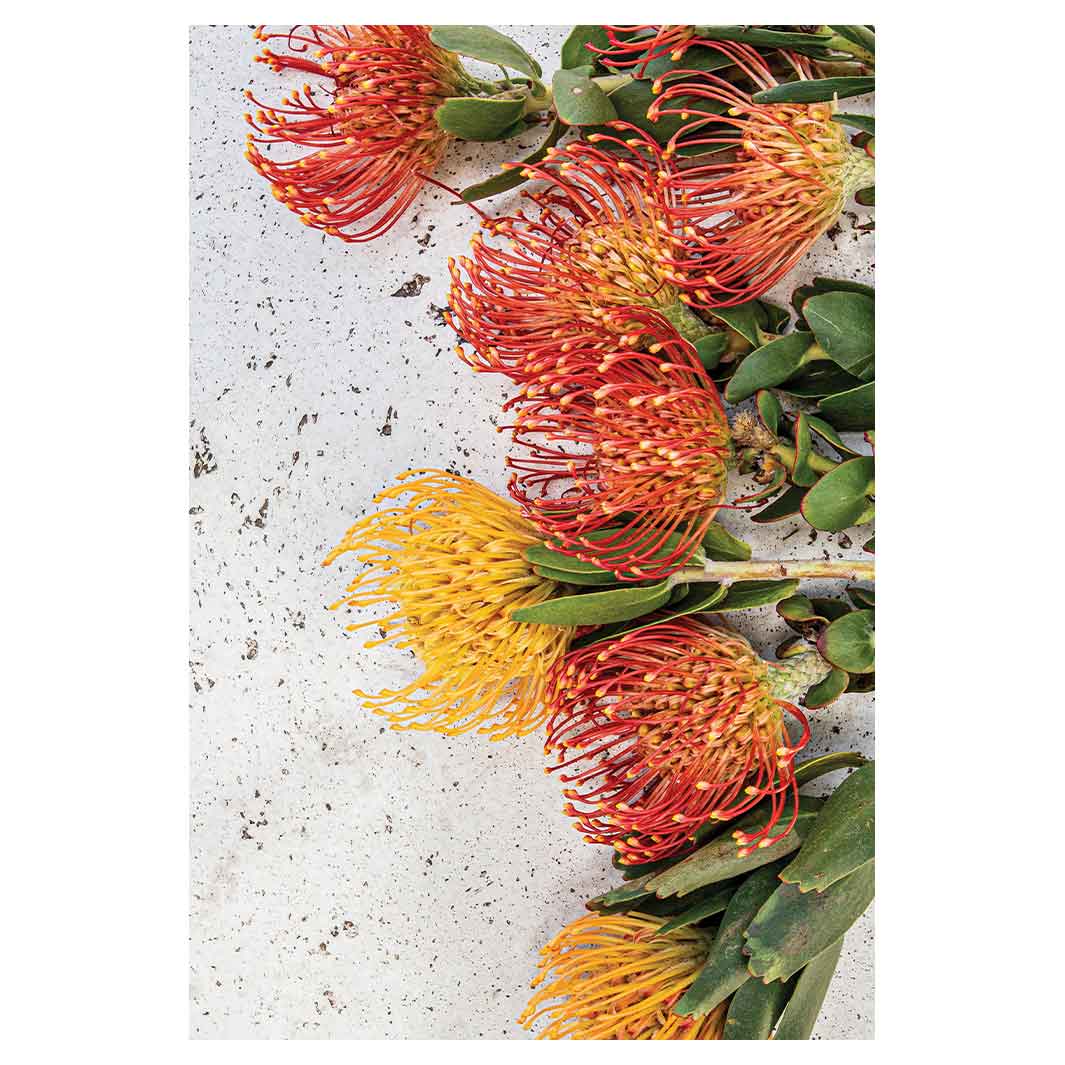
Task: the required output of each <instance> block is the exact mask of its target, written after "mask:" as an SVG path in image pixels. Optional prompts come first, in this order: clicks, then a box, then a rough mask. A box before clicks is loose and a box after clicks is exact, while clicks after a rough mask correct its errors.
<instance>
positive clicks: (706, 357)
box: [694, 333, 728, 370]
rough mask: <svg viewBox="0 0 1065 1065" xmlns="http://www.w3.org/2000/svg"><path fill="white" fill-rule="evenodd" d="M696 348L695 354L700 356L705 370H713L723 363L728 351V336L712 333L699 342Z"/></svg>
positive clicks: (696, 343)
mask: <svg viewBox="0 0 1065 1065" xmlns="http://www.w3.org/2000/svg"><path fill="white" fill-rule="evenodd" d="M694 346H695V354H696V355H698V356H699V361H700V362H701V363H702V364H703V369H705V370H713V369H715V368H716V367H717V364H718V363H719V362H720V361H721V356H722V355H724V354H725V352H726V351H728V334H727V333H711V334H710V335H709V336H705V337H703V338H702V340H697V341H696V342H695V345H694Z"/></svg>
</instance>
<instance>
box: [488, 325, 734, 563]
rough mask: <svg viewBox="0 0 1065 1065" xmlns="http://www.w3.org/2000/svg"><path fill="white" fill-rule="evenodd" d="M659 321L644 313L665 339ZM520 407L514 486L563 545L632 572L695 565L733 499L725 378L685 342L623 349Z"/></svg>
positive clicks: (528, 397) (525, 397)
mask: <svg viewBox="0 0 1065 1065" xmlns="http://www.w3.org/2000/svg"><path fill="white" fill-rule="evenodd" d="M626 313H628V312H626ZM633 313H635V312H633ZM654 317H655V316H653V315H652V314H650V313H648V312H645V313H644V314H643V315H642V316H641V318H642V320H643V322H644V323H645V326H646V329H647V331H648V332H650V333H654V334H657V335H658V336H659V337H666V336H667V335H668V333H669V332H671V331H669V330H668V327H666V324H665V323H664V322H662V321H661V320H660V319H659V322H658V324H656V323H655V322H654V321H653V318H654ZM514 408H516V409H517V414H516V416H515V421H514V426H513V429H514V442H515V443H516V444H518V445H519V446H520V447H521V448H522V449H523V452H524V453H522V454H520V455H518V456H511V457H509V458H508V459H507V464H508V466H510V467H511V469H513V470H514V471H515V473H514V476H513V478H512V479H511V482H510V485H509V489H510V494H511V495H512V496H513V497H514V498H515V499H516V500H517V501H518V502H519V503H521V505H522V508H523V510H524V512H525V513H526V514H527V515H528V517H529V518H530V519H531V520H532V521H533V522H535V524H536V525H537V527H538V528H540V529H541V530H542V531H543V532H544V534H545V535H546V536H549V537H554V538H557V540H558V544H559V550H561V551H563V552H565V553H567V554H571V555H574V556H575V557H577V558H580V559H583V560H585V561H591V562H595V563H596V564H597V565H600V566H602V567H603V568H604V569H612V570H614V571H615V573H616V574H617V575H618V577H619V578H621V579H624V580H647V579H659V578H661V577H665V576H667V575H668V574H670V573H673V572H674V571H675V570H676V569H678V568H679V567H680V566H682V565H683V564H684V563H685V562H686V561H687V559H688V558H689V557H690V556H691V554H692V552H693V551H694V550H695V548H696V547H697V546H698V544H699V542H700V541H701V540H702V538H703V536H704V535H705V533H706V530H707V528H708V526H709V525H710V522H711V521H712V520H713V517H714V514H715V512H716V511H717V508H718V507H719V506H720V505H721V504H722V503H723V502H724V498H725V484H726V478H727V473H728V471H727V466H726V463H727V461H728V459H729V457H730V454H731V446H730V443H729V425H728V420H727V418H726V417H725V413H724V410H723V408H722V406H721V400H720V399H719V398H718V394H717V390H716V388H715V387H714V383H713V381H712V380H711V379H710V378H709V376H708V375H707V373H706V371H705V370H704V369H703V367H702V364H701V363H700V362H699V360H698V359H697V358H696V357H695V355H694V353H693V351H692V349H691V347H690V346H689V345H688V344H687V343H686V342H685V341H683V340H681V339H680V338H679V337H678V336H677V335H676V334H675V333H674V334H673V335H672V338H671V339H661V340H658V341H656V342H655V343H653V344H651V345H650V350H649V351H647V352H644V351H628V350H626V351H612V352H610V353H608V354H606V355H604V356H603V358H602V361H601V362H598V363H591V364H590V365H588V366H587V367H586V368H584V369H579V368H572V369H570V370H569V371H568V373H567V376H566V378H565V385H563V384H562V383H560V382H556V383H555V385H554V386H552V387H549V388H545V387H542V386H539V385H530V386H527V387H526V388H525V389H524V391H523V393H522V394H521V395H519V396H517V397H515V398H514V399H512V400H510V401H509V402H508V403H507V405H506V408H505V409H514ZM608 529H610V530H612V531H610V532H606V530H608Z"/></svg>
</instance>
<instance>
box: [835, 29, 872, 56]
mask: <svg viewBox="0 0 1065 1065" xmlns="http://www.w3.org/2000/svg"><path fill="white" fill-rule="evenodd" d="M828 28H829V29H830V30H832V31H833V32H834V33H838V34H839V35H840V37H845V38H846V39H847V40H848V41H850V42H851V43H852V44H856V45H857V46H858V47H859V48H864V49H865V51H867V52H869V53H871V54H872V55H876V34H875V33H874V32H873V31H872V30H871V29H870V28H869V27H868V26H829V27H828Z"/></svg>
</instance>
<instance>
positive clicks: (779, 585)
mask: <svg viewBox="0 0 1065 1065" xmlns="http://www.w3.org/2000/svg"><path fill="white" fill-rule="evenodd" d="M798 587H799V582H798V581H797V580H785V581H736V583H735V584H730V585H729V586H728V590H727V591H726V593H725V596H724V598H723V599H719V600H718V601H717V603H716V604H715V605H714V610H715V611H717V612H718V613H725V612H726V611H729V610H753V609H754V608H755V607H756V606H769V604H771V603H778V602H779V601H780V600H781V599H787V597H788V596H789V595H794V594H795V591H796V589H797V588H798Z"/></svg>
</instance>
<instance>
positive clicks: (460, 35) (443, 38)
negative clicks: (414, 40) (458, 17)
mask: <svg viewBox="0 0 1065 1065" xmlns="http://www.w3.org/2000/svg"><path fill="white" fill-rule="evenodd" d="M429 36H430V38H431V39H432V42H433V44H438V45H439V46H440V47H441V48H446V49H447V50H448V51H449V52H457V53H458V54H459V55H464V56H468V57H469V58H470V59H480V60H482V61H483V62H485V63H493V64H495V65H496V66H497V67H506V68H507V69H508V70H517V71H520V72H521V73H522V74H528V75H529V77H531V78H539V77H540V76H541V75H542V74H543V71H542V70H541V69H540V64H539V63H537V62H536V60H535V59H533V57H532V56H531V55H529V53H528V52H526V51H525V49H524V48H522V46H521V45H520V44H518V42H517V41H512V40H511V39H510V38H509V37H507V36H505V35H504V34H502V33H500V32H499V30H494V29H492V27H491V26H434V27H433V28H432V31H431V32H430V34H429Z"/></svg>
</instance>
